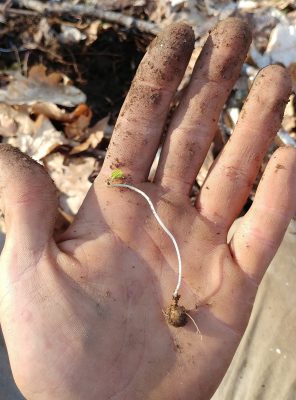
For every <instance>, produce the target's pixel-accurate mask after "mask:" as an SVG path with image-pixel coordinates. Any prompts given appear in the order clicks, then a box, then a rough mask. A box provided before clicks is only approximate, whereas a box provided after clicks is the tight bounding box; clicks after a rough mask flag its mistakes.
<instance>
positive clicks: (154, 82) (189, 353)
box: [0, 19, 296, 400]
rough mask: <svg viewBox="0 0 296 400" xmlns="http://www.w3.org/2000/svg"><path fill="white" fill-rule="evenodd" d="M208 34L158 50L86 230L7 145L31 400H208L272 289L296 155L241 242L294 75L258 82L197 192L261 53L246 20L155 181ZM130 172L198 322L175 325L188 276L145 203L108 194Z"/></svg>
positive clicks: (121, 192) (13, 354) (11, 272)
mask: <svg viewBox="0 0 296 400" xmlns="http://www.w3.org/2000/svg"><path fill="white" fill-rule="evenodd" d="M193 42H194V38H193V33H192V31H191V29H190V28H188V27H187V26H186V25H184V24H175V25H172V26H171V27H169V28H167V30H166V31H165V32H163V33H162V34H161V35H160V37H159V38H158V39H156V40H155V41H154V42H153V44H152V45H151V46H150V48H149V50H148V52H147V54H146V56H145V57H144V59H143V61H142V63H141V65H140V67H139V69H138V72H137V75H136V77H135V80H134V82H133V85H132V88H131V90H130V92H129V94H128V96H127V99H126V102H125V104H124V106H123V108H122V110H121V113H120V116H119V119H118V122H117V124H116V127H115V131H114V134H113V136H112V140H111V144H110V146H109V150H108V153H107V156H106V159H105V163H104V165H103V167H102V170H101V173H100V175H99V176H98V178H97V179H96V181H95V183H94V185H93V186H92V188H91V190H90V192H89V193H88V195H87V197H86V199H85V201H84V203H83V205H82V207H81V209H80V211H79V213H78V215H77V217H76V219H75V221H74V222H73V224H72V225H71V226H70V228H69V229H68V230H67V231H66V232H65V233H64V234H63V235H62V237H61V238H59V239H58V241H55V240H54V239H53V229H54V223H55V216H56V210H57V201H56V194H55V188H54V185H53V184H52V182H51V180H50V178H49V177H48V175H47V174H46V173H45V172H44V170H43V169H42V168H41V167H40V166H39V165H37V164H36V163H34V162H33V161H32V160H30V159H29V158H28V157H27V156H24V155H23V154H21V153H20V152H19V151H17V150H14V149H12V148H11V147H9V146H7V145H1V147H0V163H1V169H0V179H1V197H2V208H3V210H4V213H5V222H6V228H7V237H6V242H5V247H4V250H3V252H2V255H1V268H0V299H1V302H0V321H1V326H2V329H3V333H4V337H5V341H6V344H7V348H8V353H9V358H10V363H11V367H12V370H13V374H14V378H15V380H16V383H17V385H18V387H19V388H20V390H21V391H22V393H23V394H24V396H25V397H26V398H28V399H30V400H34V399H37V400H48V399H50V400H52V399H55V400H59V399H62V400H68V399H69V400H76V399H77V400H78V399H79V400H80V399H87V400H98V399H100V400H107V399H112V400H124V399H132V400H138V399H145V400H146V399H147V400H148V399H153V400H160V399H161V400H162V399H170V400H181V399H182V400H183V399H184V400H187V399H188V400H189V399H199V400H201V399H209V398H210V397H211V395H212V394H213V392H214V391H215V390H216V388H217V386H218V385H219V383H220V381H221V379H222V377H223V375H224V374H225V372H226V370H227V368H228V366H229V363H230V361H231V359H232V357H233V355H234V352H235V350H236V348H237V346H238V344H239V341H240V339H241V336H242V335H243V333H244V330H245V328H246V325H247V323H248V319H249V316H250V312H251V309H252V305H253V302H254V298H255V295H256V291H257V287H258V284H259V283H260V280H261V279H262V276H263V274H264V272H265V271H266V268H267V266H268V264H269V262H270V261H271V259H272V258H273V256H274V254H275V252H276V250H277V248H278V246H279V244H280V241H281V239H282V237H283V235H284V232H285V230H286V227H287V225H288V223H289V220H290V218H291V217H292V215H293V212H294V211H295V196H296V182H295V175H296V174H295V169H296V152H295V149H292V148H282V149H279V150H277V151H276V152H275V154H274V155H273V157H272V158H271V160H270V162H269V164H268V166H267V169H266V171H265V174H264V178H262V180H261V183H260V185H259V188H258V191H257V194H256V197H255V201H254V203H253V205H252V207H251V209H250V210H249V212H248V213H247V214H246V215H245V217H244V218H243V220H242V223H241V224H240V227H239V229H238V230H237V231H236V233H235V235H234V237H233V238H232V240H231V242H230V243H229V244H227V233H228V230H229V228H230V226H231V224H232V223H233V221H234V219H235V218H236V217H237V215H238V214H239V212H240V210H241V208H242V207H243V205H244V202H245V200H246V198H247V196H248V194H249V191H250V188H251V185H252V183H253V181H254V179H255V177H256V174H257V172H258V169H259V167H260V164H261V161H262V158H263V156H264V153H265V152H266V151H267V148H268V146H269V144H270V142H271V141H272V138H273V136H274V135H275V134H276V132H277V130H278V128H279V126H280V121H281V118H282V114H283V110H284V106H285V103H286V102H287V100H288V97H289V93H290V89H291V87H290V79H289V77H288V74H287V72H286V71H285V69H284V68H282V67H280V66H270V67H267V68H265V69H264V70H263V71H261V72H260V74H259V75H258V77H257V79H256V81H255V83H254V85H253V87H252V90H251V93H250V95H249V97H248V101H247V102H246V104H245V106H244V109H243V111H242V113H241V116H240V120H239V122H238V124H237V126H236V128H235V132H234V133H233V135H232V136H231V140H229V142H228V143H227V145H226V146H225V148H224V149H223V151H222V154H221V155H220V157H219V158H218V159H217V161H216V162H215V164H214V166H213V168H212V169H211V171H210V174H209V176H208V178H207V180H206V182H205V184H204V186H203V188H202V190H201V192H200V194H199V197H198V199H197V203H196V206H192V205H191V203H190V200H189V192H190V189H191V186H192V183H193V181H194V179H195V177H196V174H197V171H198V169H199V168H200V166H201V165H202V162H203V159H204V157H205V155H206V153H207V150H208V148H209V146H210V143H211V141H212V139H213V135H214V133H215V127H216V125H217V120H218V117H219V114H220V112H221V109H222V107H223V104H224V102H225V100H226V98H227V96H228V95H229V93H230V91H231V88H232V86H233V84H234V82H235V80H236V79H237V77H238V75H239V71H240V69H241V65H242V63H243V60H244V58H245V56H246V53H247V50H248V46H249V44H250V33H249V31H248V28H247V27H246V26H245V24H244V23H243V22H241V21H240V20H238V19H229V20H226V21H223V22H221V23H220V24H219V25H218V26H217V28H216V29H215V30H213V32H212V33H211V34H210V36H209V38H208V40H207V43H206V45H205V47H204V49H203V52H202V54H201V56H200V58H199V60H198V62H197V64H196V67H195V70H194V72H193V76H192V80H191V83H190V85H189V87H188V89H187V91H186V93H185V95H184V98H183V99H182V102H181V103H180V105H179V107H178V109H177V111H176V112H175V114H174V116H173V118H172V121H171V123H170V127H169V130H168V133H167V137H166V140H165V142H164V146H163V149H162V153H161V158H160V164H159V166H158V169H157V172H156V177H155V181H154V182H153V183H149V182H147V176H148V173H149V169H150V166H151V163H152V160H153V158H154V156H155V153H156V151H157V148H158V145H159V141H160V136H161V133H162V129H163V126H164V124H165V120H166V114H167V111H168V108H169V103H170V101H171V98H172V96H173V93H174V91H175V90H176V88H177V86H178V84H179V82H180V80H181V78H182V75H183V73H184V70H185V67H186V65H187V62H188V59H189V56H190V53H191V51H192V49H193ZM116 167H120V168H121V169H122V171H123V172H124V174H125V176H126V177H127V180H128V182H131V183H132V184H133V185H134V186H135V187H137V188H140V189H141V190H143V191H144V192H145V193H147V194H148V195H149V196H150V198H151V199H152V201H153V203H154V205H155V207H156V209H157V212H158V214H159V215H160V216H161V218H162V220H163V221H164V222H165V224H166V226H167V227H168V228H169V229H170V230H171V231H172V232H173V234H174V236H175V237H176V240H177V243H178V245H179V248H180V252H181V257H182V260H183V277H182V282H181V289H180V294H181V299H180V304H182V305H183V306H184V307H186V309H187V310H188V314H189V315H190V316H191V317H192V318H193V319H194V320H195V321H196V323H197V325H198V327H199V329H200V331H201V334H202V340H200V336H199V335H198V334H197V332H196V329H195V327H194V325H193V323H191V322H190V321H189V322H188V323H187V324H186V325H185V326H183V327H180V328H176V327H173V326H171V325H169V324H168V323H167V322H166V320H165V318H164V315H163V310H165V309H166V308H167V306H169V304H170V302H171V299H172V294H173V291H174V289H175V286H176V282H177V278H178V271H177V261H176V253H175V250H174V247H173V245H172V242H171V241H170V239H169V238H168V237H167V235H166V234H165V233H164V232H163V230H162V229H161V228H160V227H159V225H158V224H157V222H156V220H155V218H154V216H153V215H152V213H151V210H150V208H149V207H148V206H147V203H146V202H145V200H144V199H143V198H141V197H140V196H139V195H138V194H136V193H134V192H132V191H130V190H129V189H122V188H121V189H119V188H115V187H108V186H107V184H106V182H107V180H108V178H109V177H110V174H111V172H112V170H113V169H114V168H116Z"/></svg>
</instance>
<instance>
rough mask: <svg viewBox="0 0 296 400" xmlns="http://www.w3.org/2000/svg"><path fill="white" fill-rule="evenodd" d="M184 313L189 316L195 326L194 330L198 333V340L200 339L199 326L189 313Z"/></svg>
mask: <svg viewBox="0 0 296 400" xmlns="http://www.w3.org/2000/svg"><path fill="white" fill-rule="evenodd" d="M185 314H186V315H187V317H188V318H190V319H191V321H192V322H193V324H194V326H195V328H196V330H197V333H198V334H199V335H200V340H202V333H201V331H200V329H199V327H198V326H197V323H196V322H195V321H194V319H193V318H192V317H191V315H190V314H188V313H187V312H186V313H185Z"/></svg>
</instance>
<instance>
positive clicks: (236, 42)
mask: <svg viewBox="0 0 296 400" xmlns="http://www.w3.org/2000/svg"><path fill="white" fill-rule="evenodd" d="M250 42H251V33H250V31H249V28H248V26H247V25H246V23H245V22H243V21H242V20H241V19H239V18H229V19H227V20H224V21H222V22H220V23H219V24H218V25H217V27H216V28H215V29H214V30H213V32H212V33H211V34H210V36H209V38H208V39H207V41H206V44H205V46H204V48H203V50H202V52H201V55H200V57H199V59H198V60H197V63H196V65H195V68H194V71H193V75H192V78H191V82H190V85H189V87H188V89H187V92H186V93H185V95H184V98H183V99H182V102H181V103H180V106H179V107H178V109H177V111H176V113H175V114H174V116H173V119H172V122H171V125H170V127H169V131H168V135H167V138H166V141H165V144H164V147H163V150H162V153H161V157H160V162H159V167H158V169H157V172H156V176H155V182H156V183H160V184H161V185H162V186H165V187H169V188H171V189H174V190H177V191H182V192H184V191H185V192H187V193H188V192H190V189H191V186H192V184H193V181H194V180H195V178H196V175H197V172H198V170H199V169H200V167H201V165H202V163H203V160H204V158H205V156H206V154H207V151H208V148H209V146H210V144H211V142H212V139H213V135H214V134H215V131H216V126H217V121H218V118H219V114H220V112H221V109H222V107H223V104H224V103H225V101H226V99H227V97H228V95H229V93H230V91H231V88H232V86H233V84H234V82H235V81H236V79H237V78H238V75H239V72H240V70H241V66H242V63H243V61H244V59H245V57H246V54H247V51H248V48H249V45H250Z"/></svg>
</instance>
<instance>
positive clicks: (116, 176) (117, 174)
mask: <svg viewBox="0 0 296 400" xmlns="http://www.w3.org/2000/svg"><path fill="white" fill-rule="evenodd" d="M116 179H124V173H123V172H122V171H121V169H119V168H117V169H115V170H114V171H112V173H111V181H112V182H113V181H115V180H116Z"/></svg>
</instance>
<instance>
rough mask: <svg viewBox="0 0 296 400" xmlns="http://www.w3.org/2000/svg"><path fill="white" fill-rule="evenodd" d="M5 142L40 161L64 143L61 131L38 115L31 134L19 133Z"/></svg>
mask: <svg viewBox="0 0 296 400" xmlns="http://www.w3.org/2000/svg"><path fill="white" fill-rule="evenodd" d="M7 143H9V144H11V145H13V146H15V147H18V148H19V149H20V150H21V151H22V152H24V153H26V154H28V155H29V156H30V157H32V158H33V159H34V160H37V161H40V160H42V159H43V158H44V157H45V156H47V155H48V154H50V153H51V152H52V151H53V150H55V149H56V148H57V147H59V146H60V145H62V144H64V143H66V139H65V138H64V137H63V135H62V133H61V132H59V131H57V130H56V129H55V128H54V126H53V125H52V123H51V122H50V121H49V119H47V118H46V117H44V116H43V115H39V117H38V118H37V120H36V121H35V123H34V131H33V134H32V133H29V134H23V133H20V134H19V135H18V136H17V137H11V138H8V139H7Z"/></svg>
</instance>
